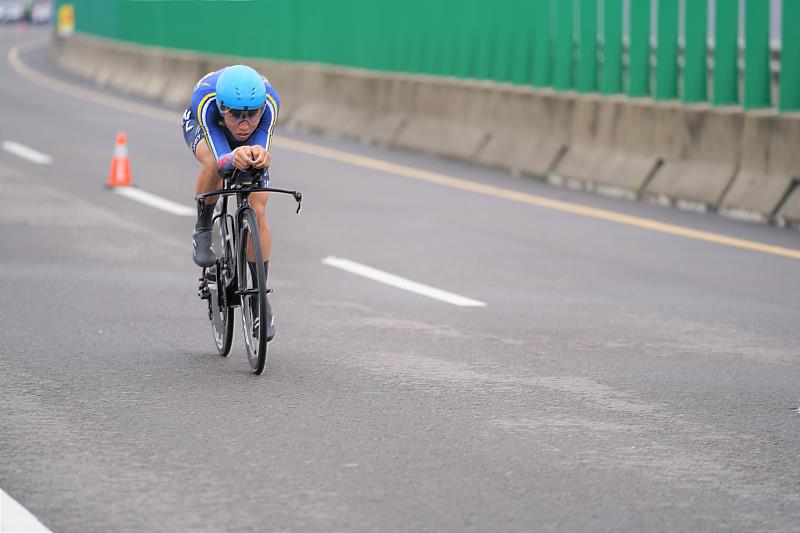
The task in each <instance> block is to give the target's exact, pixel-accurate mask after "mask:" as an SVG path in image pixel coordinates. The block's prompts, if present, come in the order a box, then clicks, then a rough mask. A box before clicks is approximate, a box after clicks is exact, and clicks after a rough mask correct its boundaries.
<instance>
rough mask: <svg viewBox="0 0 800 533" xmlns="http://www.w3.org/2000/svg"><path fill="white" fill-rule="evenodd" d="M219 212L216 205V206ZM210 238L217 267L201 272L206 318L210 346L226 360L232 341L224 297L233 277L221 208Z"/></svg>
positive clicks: (230, 319)
mask: <svg viewBox="0 0 800 533" xmlns="http://www.w3.org/2000/svg"><path fill="white" fill-rule="evenodd" d="M217 210H219V206H218V207H217ZM215 215H216V216H215V219H214V229H213V231H212V236H213V239H214V240H213V249H214V250H215V251H217V264H216V265H215V266H213V267H211V268H207V269H205V276H206V283H207V285H208V289H209V300H208V306H209V318H210V319H211V331H212V332H213V334H214V344H216V346H217V353H219V355H221V356H223V357H226V356H227V355H228V354H229V353H230V351H231V342H232V341H233V305H232V304H233V302H229V301H228V298H227V294H228V292H229V291H228V287H230V286H231V284H232V283H234V281H235V280H234V276H233V268H232V266H233V261H234V257H233V245H232V242H231V239H230V235H231V230H230V226H228V227H224V226H225V224H228V223H232V217H230V216H229V215H228V214H227V213H226V212H225V210H224V209H223V210H222V212H221V214H220V213H215Z"/></svg>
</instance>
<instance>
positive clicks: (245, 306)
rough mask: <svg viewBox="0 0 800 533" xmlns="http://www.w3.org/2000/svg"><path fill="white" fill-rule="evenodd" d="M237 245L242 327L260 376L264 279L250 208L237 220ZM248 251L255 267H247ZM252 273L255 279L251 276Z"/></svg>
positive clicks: (250, 358) (264, 333)
mask: <svg viewBox="0 0 800 533" xmlns="http://www.w3.org/2000/svg"><path fill="white" fill-rule="evenodd" d="M239 229H240V231H239V242H238V243H236V244H237V252H236V265H237V267H238V268H237V272H236V277H237V280H238V286H239V294H240V295H241V299H242V306H241V309H242V327H243V328H244V343H245V346H246V348H247V360H248V361H249V363H250V368H252V369H253V372H255V373H256V374H261V373H262V372H263V371H264V367H265V366H266V364H267V325H266V323H261V320H260V319H261V318H264V320H266V316H267V276H266V273H265V272H264V259H263V257H264V256H263V255H262V254H261V241H260V239H259V237H258V223H257V222H256V214H255V212H253V210H252V209H244V210H243V211H242V212H241V215H240V219H239ZM248 251H249V252H250V257H252V258H253V259H254V260H255V265H254V268H252V269H251V267H250V266H249V265H248V259H247V256H248ZM253 270H254V271H255V276H254V275H253V274H254V273H253Z"/></svg>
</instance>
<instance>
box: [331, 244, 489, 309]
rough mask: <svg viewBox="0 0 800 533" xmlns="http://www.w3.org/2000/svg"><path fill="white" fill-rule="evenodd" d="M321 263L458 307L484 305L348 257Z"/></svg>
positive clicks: (334, 258)
mask: <svg viewBox="0 0 800 533" xmlns="http://www.w3.org/2000/svg"><path fill="white" fill-rule="evenodd" d="M322 263H323V264H325V265H328V266H332V267H335V268H339V269H341V270H344V271H346V272H350V273H351V274H356V275H357V276H363V277H365V278H368V279H371V280H373V281H378V282H380V283H385V284H386V285H391V286H392V287H397V288H398V289H403V290H406V291H410V292H413V293H416V294H421V295H422V296H427V297H428V298H433V299H435V300H440V301H442V302H447V303H449V304H453V305H457V306H459V307H486V304H485V303H483V302H479V301H478V300H473V299H472V298H467V297H465V296H460V295H458V294H453V293H452V292H447V291H443V290H441V289H437V288H435V287H431V286H429V285H423V284H422V283H417V282H416V281H411V280H409V279H405V278H401V277H400V276H395V275H394V274H390V273H388V272H384V271H382V270H378V269H376V268H372V267H368V266H367V265H362V264H361V263H356V262H355V261H350V260H348V259H341V258H338V257H332V256H331V257H326V258H325V259H323V260H322Z"/></svg>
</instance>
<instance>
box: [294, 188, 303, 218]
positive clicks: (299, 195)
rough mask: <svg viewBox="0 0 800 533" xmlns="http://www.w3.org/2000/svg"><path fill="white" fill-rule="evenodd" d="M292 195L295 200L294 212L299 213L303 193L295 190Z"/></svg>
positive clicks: (301, 206)
mask: <svg viewBox="0 0 800 533" xmlns="http://www.w3.org/2000/svg"><path fill="white" fill-rule="evenodd" d="M292 196H294V200H295V202H297V211H295V214H297V215H299V214H300V209H302V208H303V194H302V193H299V192H295V193H294V194H292Z"/></svg>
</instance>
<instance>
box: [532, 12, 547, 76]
mask: <svg viewBox="0 0 800 533" xmlns="http://www.w3.org/2000/svg"><path fill="white" fill-rule="evenodd" d="M532 1H533V9H534V28H535V33H534V37H533V84H534V85H535V86H536V87H548V86H550V85H551V84H552V77H551V76H552V60H551V57H552V55H551V54H552V48H551V45H550V43H551V39H550V34H551V32H550V0H532Z"/></svg>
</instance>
